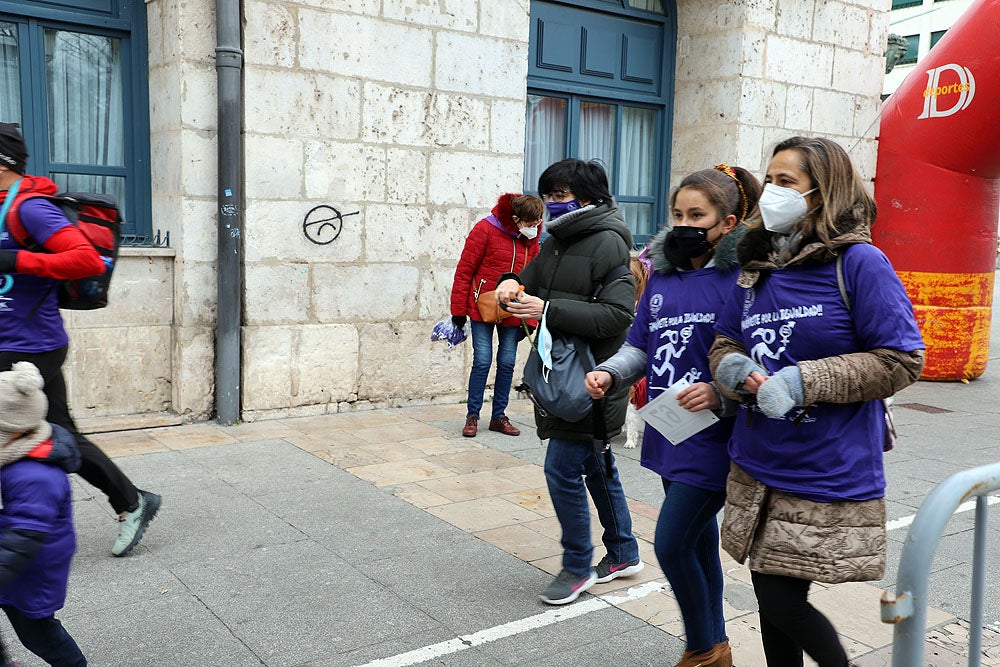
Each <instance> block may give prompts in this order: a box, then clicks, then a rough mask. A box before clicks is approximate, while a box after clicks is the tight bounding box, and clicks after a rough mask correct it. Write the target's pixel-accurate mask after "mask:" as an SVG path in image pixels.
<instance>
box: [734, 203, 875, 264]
mask: <svg viewBox="0 0 1000 667" xmlns="http://www.w3.org/2000/svg"><path fill="white" fill-rule="evenodd" d="M835 230H836V235H835V236H834V237H833V238H832V239H830V242H829V243H828V244H825V243H823V242H822V241H820V240H819V239H818V238H816V237H812V238H808V239H796V237H795V236H792V237H791V244H792V246H793V248H794V246H797V249H793V250H792V252H791V253H790V254H791V256H790V257H787V258H785V259H784V261H780V260H781V258H779V257H778V256H777V253H775V252H774V251H775V245H774V236H775V234H773V233H772V232H769V231H767V230H766V229H765V228H764V227H763V226H760V227H754V228H751V229H750V230H748V231H747V233H746V234H745V235H744V236H743V239H742V240H741V241H740V244H739V246H738V247H737V249H736V253H737V256H738V258H739V262H740V264H741V265H743V267H744V268H749V269H766V268H777V266H778V265H779V261H780V265H781V266H791V265H794V264H801V263H802V262H804V261H806V260H807V259H814V260H817V261H820V262H829V261H832V260H833V258H834V257H836V256H837V249H838V248H840V247H842V246H845V245H853V244H855V243H871V242H872V236H871V229H870V227H869V225H868V224H867V223H866V222H863V221H860V220H858V218H857V217H856V216H855V215H854V214H853V212H851V211H848V212H847V213H846V214H844V215H842V216H841V217H840V218H838V219H837V224H836V226H835Z"/></svg>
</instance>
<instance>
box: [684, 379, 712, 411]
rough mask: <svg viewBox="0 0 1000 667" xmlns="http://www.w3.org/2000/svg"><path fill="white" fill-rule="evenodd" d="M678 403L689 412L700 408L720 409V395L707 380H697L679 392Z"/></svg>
mask: <svg viewBox="0 0 1000 667" xmlns="http://www.w3.org/2000/svg"><path fill="white" fill-rule="evenodd" d="M677 403H678V404H680V406H681V407H682V408H684V409H685V410H687V411H688V412H698V411H699V410H718V409H719V396H718V395H717V394H716V393H715V389H713V388H712V385H710V384H708V383H707V382H695V383H694V384H693V385H691V386H690V387H688V388H686V389H682V390H681V391H679V392H677Z"/></svg>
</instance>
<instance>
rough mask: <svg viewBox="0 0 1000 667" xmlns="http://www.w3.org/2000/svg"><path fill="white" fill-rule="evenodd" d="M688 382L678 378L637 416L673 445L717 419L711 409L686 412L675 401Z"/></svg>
mask: <svg viewBox="0 0 1000 667" xmlns="http://www.w3.org/2000/svg"><path fill="white" fill-rule="evenodd" d="M690 384H691V383H690V382H688V381H687V380H684V379H681V380H678V381H677V382H675V383H673V384H672V385H670V386H669V387H668V388H667V389H666V390H664V392H663V393H662V394H660V395H659V396H657V397H656V398H654V399H653V400H652V401H650V402H649V403H647V404H646V405H645V406H644V407H642V408H641V409H640V410H639V416H640V417H642V418H643V420H645V422H646V423H647V424H649V425H650V426H652V427H653V428H655V429H656V430H657V431H659V432H660V434H661V435H662V436H663V437H664V438H666V439H667V441H669V442H670V444H672V445H675V446H676V445H679V444H681V443H682V442H684V441H685V440H687V439H688V438H690V437H691V436H692V435H694V434H695V433H697V432H698V431H701V430H703V429H705V428H708V427H709V426H711V425H712V424H714V423H715V422H717V421H719V418H718V417H716V416H715V413H714V412H712V411H711V410H699V411H698V412H688V411H687V410H685V409H684V408H682V407H681V406H680V405H679V404H678V403H677V394H678V393H679V392H680V391H681V390H682V389H684V388H685V387H687V386H689V385H690Z"/></svg>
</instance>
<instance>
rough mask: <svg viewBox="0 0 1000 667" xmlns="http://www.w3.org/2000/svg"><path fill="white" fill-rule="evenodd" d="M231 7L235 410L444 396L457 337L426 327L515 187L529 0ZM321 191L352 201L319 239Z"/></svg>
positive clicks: (450, 389) (251, 0)
mask: <svg viewBox="0 0 1000 667" xmlns="http://www.w3.org/2000/svg"><path fill="white" fill-rule="evenodd" d="M244 12H245V17H246V21H245V44H246V63H245V68H246V69H245V81H246V116H245V127H246V141H245V147H246V172H247V175H246V204H247V211H246V213H247V217H246V229H245V237H244V239H245V259H246V271H245V276H246V278H245V282H246V284H245V327H244V334H243V335H244V353H243V387H244V393H243V409H244V415H245V417H246V418H248V419H255V418H260V417H266V416H271V415H287V414H316V413H322V412H329V411H337V410H338V409H346V408H347V407H348V404H350V405H351V406H357V405H365V404H390V403H391V404H397V403H400V402H406V401H409V400H417V401H427V400H431V399H434V398H439V397H448V398H449V399H450V400H457V399H458V397H460V396H462V395H463V393H464V391H463V388H464V386H465V382H466V378H467V375H466V373H467V368H468V363H469V356H470V353H471V350H470V349H469V346H464V348H463V349H461V350H456V351H452V352H450V353H448V352H445V350H444V347H443V346H442V345H440V344H438V345H436V346H432V345H431V343H430V340H429V335H430V330H431V328H432V326H433V324H434V322H436V321H437V320H438V319H439V318H440V317H442V316H444V315H446V314H448V296H449V290H450V287H451V279H452V274H453V272H454V266H455V263H456V261H457V259H458V256H459V254H460V252H461V249H462V244H463V242H464V238H465V236H466V234H467V233H468V231H469V229H470V228H471V226H472V224H473V223H474V222H475V221H476V220H478V219H479V218H480V217H482V216H483V215H485V214H487V213H488V212H489V209H490V208H491V206H492V204H493V203H494V202H495V200H496V197H497V196H498V195H499V194H500V193H501V192H507V191H517V190H519V189H520V184H521V179H522V170H523V164H522V151H523V146H524V105H525V94H526V91H525V79H526V76H527V51H528V3H527V2H526V1H525V0H520V1H518V0H500V1H498V2H490V3H477V2H468V1H466V0H444V1H442V2H436V3H427V4H422V3H412V2H406V1H405V0H386V1H385V2H361V1H357V2H341V3H330V2H323V1H321V0H312V1H310V2H297V3H291V2H280V1H275V2H265V1H259V0H248V1H247V2H245V3H244ZM320 205H327V206H333V207H335V208H336V209H338V210H339V211H340V212H341V213H342V214H354V215H350V216H345V217H344V218H343V226H342V229H341V231H340V234H339V236H338V237H337V238H336V240H334V241H332V242H331V243H329V244H327V245H317V244H315V243H313V242H311V241H310V240H309V239H307V238H306V236H305V234H304V233H303V220H304V218H305V216H306V214H307V213H308V212H309V211H310V210H311V209H312V208H314V207H316V206H320ZM355 213H356V214H355Z"/></svg>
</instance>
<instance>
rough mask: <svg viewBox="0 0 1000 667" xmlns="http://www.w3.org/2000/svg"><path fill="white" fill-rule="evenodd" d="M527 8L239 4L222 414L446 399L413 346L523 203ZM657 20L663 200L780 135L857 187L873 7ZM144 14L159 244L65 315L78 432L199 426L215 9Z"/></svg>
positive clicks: (594, 2)
mask: <svg viewBox="0 0 1000 667" xmlns="http://www.w3.org/2000/svg"><path fill="white" fill-rule="evenodd" d="M607 2H609V0H581V2H580V3H579V4H582V5H587V6H588V7H597V6H599V5H601V4H602V3H607ZM532 4H533V3H529V1H528V0H442V1H441V2H433V3H429V2H422V1H418V0H338V1H335V2H334V1H331V0H296V1H295V2H292V1H282V0H268V1H265V0H243V2H242V16H243V56H244V70H243V77H244V107H243V110H242V111H243V127H244V132H243V150H244V153H245V177H244V183H243V192H244V197H245V201H244V211H245V226H244V229H243V256H242V261H243V272H244V287H243V295H242V301H243V316H242V317H243V327H242V375H241V377H242V382H241V392H242V394H241V405H242V413H241V414H242V418H243V419H246V420H255V419H262V418H268V417H277V416H297V415H312V414H322V413H328V412H336V411H340V410H347V409H355V408H360V407H364V406H370V405H386V404H390V405H395V404H403V403H407V402H414V401H415V402H430V401H455V402H457V401H459V400H460V399H461V398H464V393H465V384H466V381H467V377H468V365H469V363H470V362H471V349H470V347H469V346H465V347H464V349H462V348H459V349H456V350H454V351H450V352H446V351H445V350H444V349H443V347H438V346H435V345H432V344H431V343H430V342H429V333H430V330H431V327H432V326H433V324H434V322H435V321H436V320H438V319H439V318H440V317H442V316H443V315H445V314H447V312H448V294H449V289H450V284H451V279H452V272H453V270H454V267H455V263H456V261H457V259H458V255H459V253H460V251H461V246H462V242H463V240H464V237H465V235H466V233H467V232H468V230H469V229H470V228H471V226H472V225H473V224H474V223H475V221H476V220H478V219H479V218H481V217H482V216H483V215H485V214H486V213H488V211H489V208H490V207H491V205H492V203H493V202H494V201H495V199H496V196H497V195H498V194H499V193H501V192H505V191H512V190H518V189H521V188H522V179H523V176H524V171H525V167H524V151H525V148H524V147H525V105H526V96H527V76H528V68H529V53H530V52H531V40H532V22H531V18H530V14H531V11H532V7H531V5H532ZM617 4H622V3H620V2H617ZM633 4H635V3H633ZM665 4H666V5H667V6H666V7H665V8H664V9H665V12H666V13H667V14H668V15H670V18H669V20H670V21H671V22H674V23H673V24H674V25H675V26H676V38H675V39H676V43H675V44H671V45H669V46H670V48H671V49H672V50H673V51H674V53H675V61H674V68H673V71H672V72H669V73H666V74H665V76H668V77H669V81H668V83H669V85H670V86H671V87H672V92H673V95H672V98H673V104H672V117H671V118H669V119H668V123H669V124H670V126H671V127H672V133H671V136H672V141H671V142H670V144H669V146H668V147H669V156H667V155H662V156H657V158H658V159H662V160H666V159H669V182H670V183H676V182H677V181H678V180H679V179H680V178H681V177H682V176H683V175H684V174H685V173H687V172H689V171H692V170H695V169H700V168H703V167H706V166H711V165H713V164H715V163H716V162H719V161H726V162H729V163H731V164H739V165H742V166H746V167H748V168H750V169H754V170H757V171H758V173H760V172H762V171H763V167H764V165H765V164H766V160H767V157H768V156H769V152H770V147H771V146H773V144H774V143H775V142H776V141H777V140H779V139H781V138H783V137H785V136H788V135H790V134H792V133H806V134H822V135H827V136H830V137H832V138H834V139H837V140H839V141H841V142H842V143H844V145H845V146H846V147H847V148H848V149H849V150H850V153H851V155H852V157H853V158H854V159H855V160H856V163H857V164H858V165H859V167H860V168H861V170H862V171H863V173H864V174H865V175H866V176H867V177H869V178H870V177H873V176H874V165H875V151H876V143H875V140H874V137H875V135H876V132H877V124H876V122H875V120H876V118H877V115H878V107H879V94H880V93H881V91H882V83H883V69H884V66H883V60H882V55H883V52H884V45H885V40H886V35H887V32H888V10H889V4H890V3H889V0H741V1H738V2H721V1H719V0H677V1H676V3H674V2H667V3H665ZM145 12H146V22H147V28H148V68H149V90H150V94H149V133H150V145H151V155H152V160H151V163H150V171H151V184H152V188H151V191H152V211H153V224H154V227H155V228H158V229H162V230H167V231H169V233H170V239H171V243H170V248H169V249H155V250H154V249H130V250H129V251H128V254H127V256H126V257H125V258H124V259H123V260H122V261H121V263H120V268H119V273H118V274H116V278H115V283H114V287H113V298H114V303H113V305H112V306H111V307H110V308H108V309H106V310H104V311H99V312H86V313H72V314H71V315H70V317H69V318H68V320H69V325H70V328H71V331H72V348H71V349H72V352H71V357H70V362H69V363H68V365H67V369H68V375H69V381H70V388H71V393H72V396H71V403H72V405H73V407H74V409H75V411H76V413H77V415H78V416H79V417H81V418H83V419H82V420H81V421H83V422H84V424H85V425H87V426H89V427H90V428H113V427H114V426H115V425H116V424H122V423H124V424H127V425H130V426H134V425H136V424H142V423H149V424H153V423H169V422H176V421H178V420H203V419H208V418H211V417H212V415H213V406H214V369H213V363H214V330H215V306H216V271H215V264H216V238H217V236H216V235H217V231H216V229H217V207H218V204H217V187H216V185H217V184H216V161H217V160H216V123H217V117H216V70H215V50H214V49H215V39H216V34H215V28H216V26H215V16H214V12H215V2H214V1H213V0H185V1H184V2H176V1H174V0H146V3H145ZM321 205H327V206H333V207H335V208H336V209H338V210H339V211H341V212H342V213H343V214H353V215H347V216H345V217H344V218H343V227H342V230H341V231H340V234H339V236H338V237H337V239H336V240H335V241H333V242H331V243H329V244H326V245H318V244H315V243H313V242H310V241H309V240H308V239H307V238H306V236H305V234H304V233H303V221H304V219H305V216H306V215H307V213H308V212H309V211H310V210H311V209H313V208H314V207H317V206H321ZM355 212H356V214H355ZM460 411H461V408H456V414H458V413H459V412H460Z"/></svg>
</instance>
